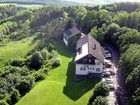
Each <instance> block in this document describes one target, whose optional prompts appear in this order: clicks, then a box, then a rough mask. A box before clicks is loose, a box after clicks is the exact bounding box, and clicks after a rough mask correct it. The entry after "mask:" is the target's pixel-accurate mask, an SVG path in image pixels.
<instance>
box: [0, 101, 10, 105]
mask: <svg viewBox="0 0 140 105" xmlns="http://www.w3.org/2000/svg"><path fill="white" fill-rule="evenodd" d="M0 105H9V104H7V102H5V101H0Z"/></svg>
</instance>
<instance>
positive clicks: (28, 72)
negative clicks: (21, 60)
mask: <svg viewBox="0 0 140 105" xmlns="http://www.w3.org/2000/svg"><path fill="white" fill-rule="evenodd" d="M29 74H30V71H29V69H28V68H27V67H26V66H25V67H23V68H22V70H21V75H22V76H27V75H29Z"/></svg>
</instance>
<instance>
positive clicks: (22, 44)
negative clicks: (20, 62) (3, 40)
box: [0, 38, 36, 67]
mask: <svg viewBox="0 0 140 105" xmlns="http://www.w3.org/2000/svg"><path fill="white" fill-rule="evenodd" d="M32 39H33V38H26V39H23V40H21V41H14V42H10V43H8V44H7V45H6V46H3V47H0V67H1V66H3V65H4V64H5V63H6V62H7V61H8V60H9V59H13V58H22V57H24V56H25V55H26V53H27V52H28V51H30V50H31V49H33V48H34V47H35V46H36V44H32Z"/></svg>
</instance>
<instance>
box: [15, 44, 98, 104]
mask: <svg viewBox="0 0 140 105" xmlns="http://www.w3.org/2000/svg"><path fill="white" fill-rule="evenodd" d="M57 49H58V53H59V54H60V57H61V62H62V64H61V66H59V67H58V68H55V69H54V70H52V71H50V72H49V74H48V76H47V78H46V79H45V80H43V81H42V82H40V83H39V84H37V85H36V86H35V87H34V88H33V89H32V90H31V91H30V92H29V93H27V94H26V95H25V96H24V97H23V98H22V99H21V100H20V101H19V102H18V103H17V104H16V105H86V104H87V102H88V100H89V98H90V96H91V94H92V92H93V88H94V86H95V84H96V83H97V82H99V79H89V80H84V81H80V82H76V81H75V79H74V71H75V66H74V62H73V57H74V55H75V54H74V53H73V52H72V51H70V50H69V49H68V48H66V47H65V46H64V44H63V43H59V44H57Z"/></svg>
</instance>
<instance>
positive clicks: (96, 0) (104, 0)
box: [65, 0, 140, 3]
mask: <svg viewBox="0 0 140 105" xmlns="http://www.w3.org/2000/svg"><path fill="white" fill-rule="evenodd" d="M65 1H72V2H77V3H108V2H109V3H111V2H125V1H129V2H140V0H65Z"/></svg>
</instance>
